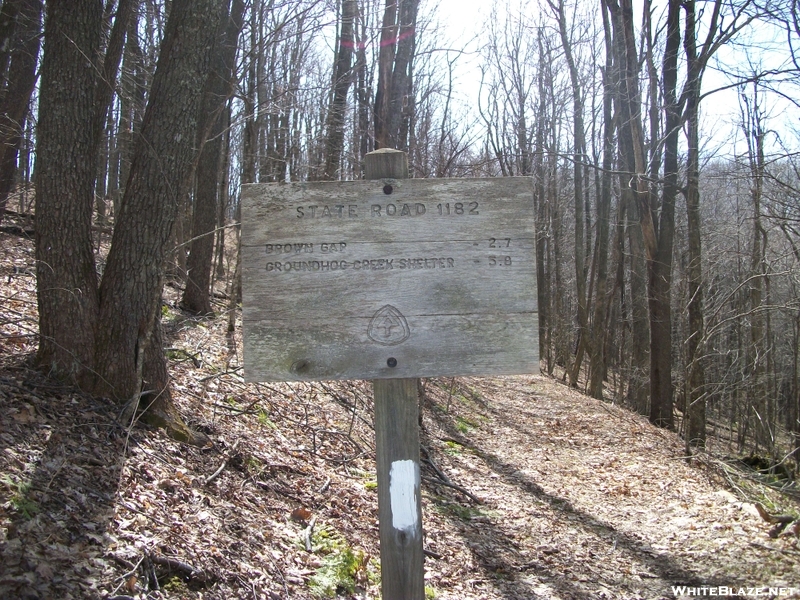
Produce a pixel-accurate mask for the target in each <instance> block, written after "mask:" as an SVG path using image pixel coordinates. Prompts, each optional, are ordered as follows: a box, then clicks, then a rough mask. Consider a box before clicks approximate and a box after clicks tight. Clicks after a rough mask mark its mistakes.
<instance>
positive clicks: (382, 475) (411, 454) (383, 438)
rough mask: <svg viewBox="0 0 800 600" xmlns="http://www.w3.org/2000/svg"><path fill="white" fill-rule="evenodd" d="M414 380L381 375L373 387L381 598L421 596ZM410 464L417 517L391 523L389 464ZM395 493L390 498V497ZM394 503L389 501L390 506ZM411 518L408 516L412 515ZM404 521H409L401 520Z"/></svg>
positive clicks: (393, 490)
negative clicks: (412, 469) (411, 524)
mask: <svg viewBox="0 0 800 600" xmlns="http://www.w3.org/2000/svg"><path fill="white" fill-rule="evenodd" d="M418 381H419V380H418V379H382V380H376V381H374V382H373V386H374V390H375V449H376V450H375V458H376V461H377V474H378V522H379V525H380V542H381V597H382V598H384V599H385V600H424V598H425V578H424V570H423V561H424V552H423V546H422V499H421V495H420V473H419V422H418V417H419V407H418V396H417V393H418V392H417V385H418ZM398 463H400V464H405V465H409V464H413V465H414V467H413V468H414V471H415V472H414V477H413V480H412V481H408V482H405V483H406V484H407V485H408V492H409V495H410V496H411V497H410V498H409V500H410V504H411V506H412V507H413V510H414V511H416V517H417V518H416V521H415V524H414V526H413V527H396V526H395V525H397V524H398V523H397V521H398V518H397V517H398V516H397V515H396V514H394V512H393V509H394V508H396V505H397V504H398V502H397V501H396V496H397V494H398V485H402V483H403V482H398V481H396V480H395V481H393V480H392V478H393V477H394V478H397V476H398V475H397V473H398V469H397V468H395V469H393V468H392V467H393V466H394V465H397V464H398ZM393 495H395V502H394V503H393V502H392V496H393ZM393 504H394V506H393ZM411 520H413V519H411ZM403 522H408V520H405V521H403V520H401V523H400V524H402V523H403Z"/></svg>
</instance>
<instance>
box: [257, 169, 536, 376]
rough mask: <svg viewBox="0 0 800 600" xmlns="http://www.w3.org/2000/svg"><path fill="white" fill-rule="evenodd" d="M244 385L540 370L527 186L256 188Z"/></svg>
mask: <svg viewBox="0 0 800 600" xmlns="http://www.w3.org/2000/svg"><path fill="white" fill-rule="evenodd" d="M242 281H243V291H242V295H243V321H244V367H245V377H246V379H247V380H248V381H292V380H325V379H383V378H403V377H435V376H458V375H511V374H521V373H532V372H537V371H538V368H539V367H538V340H537V332H538V330H537V328H538V324H537V306H536V262H535V260H534V214H533V192H532V183H531V180H530V179H529V178H514V177H511V178H494V179H379V180H375V181H352V182H319V183H291V184H253V185H248V186H244V189H243V194H242Z"/></svg>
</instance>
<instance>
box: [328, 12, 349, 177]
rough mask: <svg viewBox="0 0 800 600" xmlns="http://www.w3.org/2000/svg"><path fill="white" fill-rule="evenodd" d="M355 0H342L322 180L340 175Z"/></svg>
mask: <svg viewBox="0 0 800 600" xmlns="http://www.w3.org/2000/svg"><path fill="white" fill-rule="evenodd" d="M356 10H357V6H356V0H342V16H341V29H340V32H339V44H338V49H337V50H336V60H335V63H334V67H333V97H332V98H331V103H330V107H329V108H328V119H327V127H326V129H327V135H326V138H327V139H326V142H325V168H324V170H323V172H322V178H323V180H327V181H330V180H334V179H337V178H340V177H339V175H340V173H339V162H340V161H341V158H342V149H343V145H344V113H345V109H346V107H347V93H348V91H349V90H350V82H351V80H352V63H353V47H354V44H353V39H354V36H353V22H354V20H355V17H356Z"/></svg>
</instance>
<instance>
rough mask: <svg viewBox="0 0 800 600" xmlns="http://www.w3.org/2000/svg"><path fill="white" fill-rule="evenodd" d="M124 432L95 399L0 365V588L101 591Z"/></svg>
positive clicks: (23, 593) (75, 594)
mask: <svg viewBox="0 0 800 600" xmlns="http://www.w3.org/2000/svg"><path fill="white" fill-rule="evenodd" d="M17 358H19V357H17ZM125 441H126V440H125V432H124V430H123V429H122V428H121V427H119V426H118V425H117V424H116V422H115V420H114V416H113V415H112V414H111V413H110V412H109V410H108V408H107V407H106V406H103V405H102V404H101V403H100V402H99V401H98V400H96V399H94V398H91V397H89V396H86V395H83V394H80V393H78V392H76V391H75V390H74V389H72V388H68V387H63V386H60V385H57V384H54V383H53V382H51V381H48V380H46V379H44V378H43V377H42V376H41V375H39V374H38V373H37V372H35V371H32V370H30V369H28V368H26V367H25V366H24V365H23V364H21V363H18V364H16V365H8V366H4V367H3V368H2V369H0V473H2V475H0V564H1V565H2V567H1V568H0V598H16V599H20V600H40V599H41V600H50V599H54V598H59V599H70V598H87V597H100V585H101V583H106V582H107V579H106V577H105V576H106V575H108V574H109V573H110V572H111V565H109V564H108V560H109V559H108V557H107V553H108V549H109V546H111V545H113V538H111V537H110V536H109V535H108V529H109V523H110V521H111V519H112V518H113V511H114V502H115V497H116V494H117V489H118V484H119V478H120V470H121V467H122V462H123V457H124V454H125V452H124V446H125ZM104 579H105V581H103V580H104Z"/></svg>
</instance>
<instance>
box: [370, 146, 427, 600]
mask: <svg viewBox="0 0 800 600" xmlns="http://www.w3.org/2000/svg"><path fill="white" fill-rule="evenodd" d="M364 170H365V175H366V178H367V179H368V180H374V179H406V178H407V177H408V158H407V156H406V153H405V152H401V151H400V150H390V149H382V150H376V151H375V152H370V153H369V154H367V155H366V156H365V157H364ZM387 185H391V184H387ZM375 318H376V319H377V322H376V327H375V331H374V332H373V335H375V336H376V338H378V339H379V340H383V341H384V343H385V342H386V341H387V340H389V339H391V340H394V339H397V340H398V341H399V340H400V339H401V338H402V337H404V336H406V334H407V333H410V331H409V332H407V331H406V330H407V329H408V326H407V325H404V321H405V317H403V316H402V314H401V313H399V311H397V312H395V311H394V310H391V309H386V310H385V311H384V313H383V314H382V315H381V314H379V315H378V316H376V317H375ZM400 343H402V342H400ZM386 360H387V366H389V365H388V362H389V361H392V360H395V361H396V360H397V359H396V358H394V359H393V357H391V356H390V357H388V358H387V359H386ZM372 386H373V388H372V389H373V393H374V398H375V459H376V462H377V475H378V527H379V529H380V541H381V597H382V598H384V599H385V600H424V598H425V579H424V569H423V562H424V554H423V547H422V500H421V495H420V467H419V397H418V395H419V392H418V390H419V379H416V378H403V379H375V380H374V381H373V382H372Z"/></svg>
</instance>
